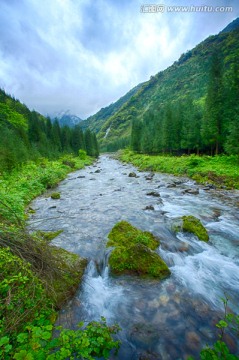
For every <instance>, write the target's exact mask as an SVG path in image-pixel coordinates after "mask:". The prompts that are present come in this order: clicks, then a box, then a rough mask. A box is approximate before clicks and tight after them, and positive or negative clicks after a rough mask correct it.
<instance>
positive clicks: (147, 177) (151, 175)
mask: <svg viewBox="0 0 239 360" xmlns="http://www.w3.org/2000/svg"><path fill="white" fill-rule="evenodd" d="M154 175H155V174H154V173H150V174H149V175H147V176H145V179H146V180H149V181H150V180H152V179H153V177H154Z"/></svg>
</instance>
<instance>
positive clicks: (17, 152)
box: [0, 90, 99, 171]
mask: <svg viewBox="0 0 239 360" xmlns="http://www.w3.org/2000/svg"><path fill="white" fill-rule="evenodd" d="M80 149H81V150H84V151H86V153H87V155H89V156H93V157H97V156H98V155H99V149H98V143H97V139H96V135H95V134H94V133H93V132H91V131H90V130H85V132H83V131H82V129H81V128H80V127H79V126H75V127H73V128H70V127H68V126H63V127H60V125H59V122H58V120H57V119H55V120H54V121H53V122H52V121H51V119H50V118H49V117H47V118H46V117H44V116H42V115H41V114H39V113H37V112H36V111H30V110H29V109H28V108H27V107H26V106H25V105H24V104H22V103H21V102H20V101H18V100H16V99H14V98H13V97H11V96H10V95H7V94H6V92H5V91H4V90H0V169H1V171H10V170H11V169H13V168H14V167H15V166H17V165H19V164H22V163H24V162H26V161H27V160H36V159H38V158H40V157H47V158H49V159H56V158H57V157H59V156H60V155H62V154H67V153H68V154H69V153H72V154H74V155H76V156H77V155H78V152H79V150H80Z"/></svg>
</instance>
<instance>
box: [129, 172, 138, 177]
mask: <svg viewBox="0 0 239 360" xmlns="http://www.w3.org/2000/svg"><path fill="white" fill-rule="evenodd" d="M136 176H137V175H136V174H135V172H130V173H129V177H136Z"/></svg>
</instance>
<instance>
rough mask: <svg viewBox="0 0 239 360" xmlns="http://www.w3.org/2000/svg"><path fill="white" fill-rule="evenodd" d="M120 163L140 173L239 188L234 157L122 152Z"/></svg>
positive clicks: (238, 166) (237, 160) (237, 162)
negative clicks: (169, 175) (177, 176)
mask: <svg viewBox="0 0 239 360" xmlns="http://www.w3.org/2000/svg"><path fill="white" fill-rule="evenodd" d="M120 160H122V161H125V162H129V163H132V164H133V165H135V166H137V167H138V168H139V169H141V170H150V171H156V172H163V173H168V174H174V175H183V176H185V175H186V176H188V177H191V178H192V179H194V180H196V181H197V182H199V183H202V184H206V183H211V184H215V185H216V186H217V187H219V188H224V187H226V188H227V189H239V157H238V156H236V155H230V156H226V155H219V156H214V157H211V156H196V155H190V156H186V155H184V156H180V157H176V156H163V155H145V154H136V153H134V152H132V151H129V150H125V151H123V152H121V154H120Z"/></svg>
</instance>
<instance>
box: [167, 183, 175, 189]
mask: <svg viewBox="0 0 239 360" xmlns="http://www.w3.org/2000/svg"><path fill="white" fill-rule="evenodd" d="M175 187H176V184H175V183H171V184H168V185H167V186H166V188H169V189H170V188H175Z"/></svg>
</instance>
